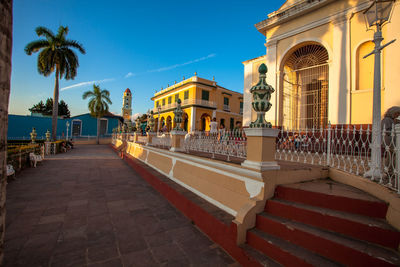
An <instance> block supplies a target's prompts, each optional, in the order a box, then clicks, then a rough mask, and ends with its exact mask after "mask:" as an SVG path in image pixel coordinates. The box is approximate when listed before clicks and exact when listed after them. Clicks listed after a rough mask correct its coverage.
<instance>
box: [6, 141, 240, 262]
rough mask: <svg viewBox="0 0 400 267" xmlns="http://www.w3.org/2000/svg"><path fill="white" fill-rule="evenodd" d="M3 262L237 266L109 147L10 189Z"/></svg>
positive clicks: (40, 170) (45, 166)
mask: <svg viewBox="0 0 400 267" xmlns="http://www.w3.org/2000/svg"><path fill="white" fill-rule="evenodd" d="M6 205H7V217H6V236H5V262H4V263H5V266H229V265H232V266H238V264H237V263H236V262H235V261H234V260H233V259H232V258H231V257H230V256H229V255H228V254H227V253H226V252H225V251H224V250H222V249H221V248H220V247H219V246H218V245H216V244H215V243H214V242H212V241H211V240H210V239H208V237H207V236H205V235H204V234H203V233H202V232H200V230H198V229H197V227H196V226H194V225H193V224H192V223H191V222H190V220H188V219H187V218H186V217H185V216H183V215H182V214H181V213H180V212H179V211H178V210H176V209H175V208H174V207H173V206H171V205H170V204H169V202H168V201H167V200H166V199H164V198H163V197H162V196H161V195H160V194H159V193H158V192H157V191H155V190H154V189H153V188H152V187H151V186H150V185H149V184H147V182H146V181H144V180H143V179H142V178H141V177H139V176H138V174H136V173H135V171H134V170H132V169H131V168H130V167H129V166H128V165H127V164H126V163H125V162H124V161H122V160H121V159H120V158H119V157H118V156H117V155H116V154H115V153H114V152H113V151H112V150H111V148H109V147H108V146H106V145H86V146H77V147H76V148H74V149H73V150H71V151H69V152H67V153H63V154H58V155H55V156H52V157H48V158H46V159H45V161H44V162H43V163H41V164H38V166H37V168H28V169H25V170H23V171H22V173H20V174H19V175H17V179H16V180H15V181H12V182H10V183H9V184H8V187H7V204H6Z"/></svg>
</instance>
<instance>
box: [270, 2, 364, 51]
mask: <svg viewBox="0 0 400 267" xmlns="http://www.w3.org/2000/svg"><path fill="white" fill-rule="evenodd" d="M369 4H370V2H363V3H361V4H359V5H358V6H355V7H351V8H348V9H345V10H343V11H341V12H338V13H336V14H333V15H331V16H328V17H325V18H323V19H320V20H317V21H313V22H311V23H309V24H306V25H304V26H301V27H298V28H296V29H294V30H291V31H288V32H285V33H282V34H280V35H278V36H275V37H274V38H271V39H269V40H267V43H266V44H265V46H267V47H268V46H269V43H271V46H273V45H276V43H277V42H279V40H282V39H285V38H288V37H291V36H294V35H296V34H299V33H302V32H305V31H308V30H311V29H313V28H317V27H319V26H321V25H324V24H327V23H333V24H334V25H340V23H343V22H345V21H347V20H348V19H350V17H351V15H352V13H357V12H360V11H362V10H365V9H366V8H367V7H369Z"/></svg>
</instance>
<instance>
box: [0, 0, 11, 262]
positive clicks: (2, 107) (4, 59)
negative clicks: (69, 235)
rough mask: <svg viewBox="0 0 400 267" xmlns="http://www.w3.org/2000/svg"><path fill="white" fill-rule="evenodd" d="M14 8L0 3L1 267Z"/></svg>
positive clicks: (7, 1)
mask: <svg viewBox="0 0 400 267" xmlns="http://www.w3.org/2000/svg"><path fill="white" fill-rule="evenodd" d="M12 7H13V1H12V0H5V1H0V10H1V19H0V36H1V38H0V55H1V56H0V84H1V85H0V118H1V120H0V162H1V163H0V171H1V176H0V177H1V178H0V265H2V262H3V258H4V232H5V218H6V208H5V204H6V185H7V167H6V165H7V128H8V119H7V118H8V98H9V95H10V80H11V48H12V32H13V29H12V28H13V27H12V25H13V23H12V22H13V17H12V14H13V12H12Z"/></svg>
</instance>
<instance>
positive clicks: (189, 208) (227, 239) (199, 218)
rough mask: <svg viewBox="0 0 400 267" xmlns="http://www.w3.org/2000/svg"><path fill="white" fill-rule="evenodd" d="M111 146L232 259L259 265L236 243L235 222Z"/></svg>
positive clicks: (255, 265) (250, 264) (244, 263)
mask: <svg viewBox="0 0 400 267" xmlns="http://www.w3.org/2000/svg"><path fill="white" fill-rule="evenodd" d="M110 146H111V148H112V149H113V150H114V151H115V152H117V153H118V154H119V156H120V157H122V158H123V159H124V160H125V161H126V163H127V164H129V166H131V167H132V168H133V169H134V170H135V171H136V172H137V173H139V174H140V176H141V177H142V178H143V179H144V180H146V181H147V182H148V183H149V184H150V185H151V186H153V188H154V189H156V190H157V191H158V192H159V193H160V194H162V195H163V196H164V197H165V198H166V199H167V200H168V201H169V202H170V203H171V204H172V205H174V206H175V207H176V208H177V209H179V210H180V211H181V212H182V213H183V214H184V215H185V216H186V217H188V218H189V219H191V220H192V221H193V222H194V223H195V224H196V225H197V227H199V228H200V229H201V230H202V231H203V232H204V233H205V234H207V236H209V237H210V238H211V239H212V240H213V241H214V242H216V243H217V244H219V245H220V246H221V247H223V248H224V249H225V250H226V251H227V252H228V253H229V254H230V255H231V256H232V257H233V258H234V259H236V260H237V261H238V262H239V263H240V264H242V265H243V266H251V267H253V266H254V267H261V264H260V263H259V262H258V261H256V260H255V259H253V258H251V257H249V255H247V254H246V252H245V251H244V250H243V249H242V248H240V247H239V246H238V245H237V244H236V236H237V229H236V224H235V223H231V224H230V225H229V226H227V225H225V224H224V223H222V222H221V221H219V220H218V219H216V218H215V217H214V216H212V215H211V214H209V213H208V212H206V211H205V210H204V209H202V208H201V207H200V206H198V205H196V204H195V203H193V202H192V201H190V200H189V199H187V198H186V197H185V196H183V195H182V194H180V193H179V192H177V191H175V190H174V189H173V188H172V187H170V186H169V185H167V184H166V183H164V182H162V181H161V180H160V179H158V177H157V176H155V175H153V174H152V173H150V172H148V171H147V170H146V169H145V168H143V167H142V166H141V165H140V164H137V163H136V162H135V161H136V160H137V159H135V158H134V157H132V156H131V155H129V154H126V153H123V152H120V151H118V149H116V148H115V147H114V146H113V145H110Z"/></svg>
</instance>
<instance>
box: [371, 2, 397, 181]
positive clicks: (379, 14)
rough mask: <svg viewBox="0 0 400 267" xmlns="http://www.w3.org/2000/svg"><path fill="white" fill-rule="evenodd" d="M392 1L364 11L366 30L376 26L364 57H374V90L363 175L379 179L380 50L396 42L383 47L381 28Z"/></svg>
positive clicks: (387, 19)
mask: <svg viewBox="0 0 400 267" xmlns="http://www.w3.org/2000/svg"><path fill="white" fill-rule="evenodd" d="M393 3H394V0H374V1H373V3H372V4H371V6H370V7H368V8H367V10H365V12H364V15H365V20H366V23H367V28H370V27H372V26H376V31H375V33H374V40H373V42H374V44H375V47H374V50H373V51H372V52H371V53H369V54H368V55H365V56H364V58H366V57H368V56H371V55H374V89H373V108H372V147H371V165H370V169H369V170H368V171H367V172H366V173H365V174H364V176H365V177H371V180H374V178H375V177H381V175H382V166H381V142H382V135H381V50H382V49H383V48H385V47H386V46H388V45H390V44H391V43H393V42H394V41H396V40H392V41H390V42H388V43H387V44H385V45H381V43H382V41H383V37H382V26H383V24H385V23H386V22H388V21H389V18H390V14H391V12H392V8H393Z"/></svg>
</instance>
